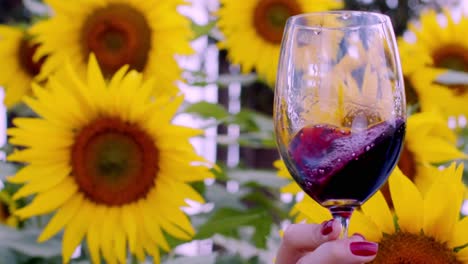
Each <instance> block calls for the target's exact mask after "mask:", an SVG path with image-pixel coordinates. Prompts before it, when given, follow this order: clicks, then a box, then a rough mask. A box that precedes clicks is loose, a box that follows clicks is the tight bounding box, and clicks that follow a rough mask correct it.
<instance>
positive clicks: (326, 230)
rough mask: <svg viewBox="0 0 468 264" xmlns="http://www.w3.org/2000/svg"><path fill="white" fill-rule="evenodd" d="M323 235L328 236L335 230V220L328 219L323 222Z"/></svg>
mask: <svg viewBox="0 0 468 264" xmlns="http://www.w3.org/2000/svg"><path fill="white" fill-rule="evenodd" d="M320 231H321V232H322V235H324V236H326V235H328V234H330V233H331V232H332V231H333V220H328V221H326V222H324V223H323V224H322V230H320Z"/></svg>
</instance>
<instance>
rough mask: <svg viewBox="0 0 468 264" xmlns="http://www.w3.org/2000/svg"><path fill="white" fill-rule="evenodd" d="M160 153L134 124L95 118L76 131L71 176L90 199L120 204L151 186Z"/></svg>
mask: <svg viewBox="0 0 468 264" xmlns="http://www.w3.org/2000/svg"><path fill="white" fill-rule="evenodd" d="M158 157H159V153H158V150H157V149H156V147H155V144H154V141H153V139H152V138H151V137H150V136H149V135H148V134H147V133H146V132H144V131H143V130H141V129H140V128H139V127H137V126H135V125H134V124H130V123H127V122H124V121H122V120H120V119H117V118H101V119H97V120H95V121H94V122H92V123H91V124H89V125H88V126H86V127H84V128H83V129H82V130H81V131H80V132H79V133H78V135H77V137H76V139H75V144H74V145H73V149H72V167H73V176H74V177H75V180H76V182H77V184H78V186H79V188H80V191H81V192H83V193H84V194H85V196H86V197H87V198H89V199H90V200H92V201H94V202H96V203H101V204H106V205H111V206H112V205H122V204H126V203H131V202H133V201H136V200H139V199H141V198H144V197H145V196H146V194H147V193H148V191H149V190H150V189H151V188H152V187H153V186H154V182H155V177H156V174H157V172H158V170H159V167H158Z"/></svg>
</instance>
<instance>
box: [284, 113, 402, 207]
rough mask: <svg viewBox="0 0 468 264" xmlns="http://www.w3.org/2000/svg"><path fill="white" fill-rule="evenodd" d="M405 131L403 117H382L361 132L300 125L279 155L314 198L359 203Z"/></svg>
mask: <svg viewBox="0 0 468 264" xmlns="http://www.w3.org/2000/svg"><path fill="white" fill-rule="evenodd" d="M404 134H405V122H404V121H403V120H396V121H395V122H392V123H389V122H382V123H379V124H377V125H374V126H372V127H369V128H367V129H365V130H363V131H360V132H354V131H353V132H351V131H350V130H343V129H339V128H337V127H333V126H330V125H325V124H324V125H315V126H312V127H304V128H303V129H301V130H300V131H299V132H298V133H297V134H296V135H295V137H294V138H293V140H292V141H291V143H290V145H289V149H288V152H289V153H288V155H287V157H284V158H285V159H284V160H285V163H286V166H287V167H288V169H289V171H290V172H291V174H292V176H293V177H294V178H295V180H296V181H297V182H298V183H299V185H300V186H301V187H302V189H303V190H304V191H305V192H306V193H307V194H308V195H310V196H311V197H312V198H313V199H315V200H316V201H317V202H319V203H321V204H324V203H325V204H326V203H327V201H336V200H349V201H355V202H356V203H362V202H364V201H366V200H367V199H368V198H369V197H370V196H371V195H372V194H373V193H374V192H375V191H377V190H378V189H379V188H380V187H381V186H382V185H383V184H384V183H385V181H386V179H387V178H388V175H389V174H390V173H391V171H392V170H393V168H394V166H395V164H396V163H397V160H398V157H399V155H400V151H401V148H402V143H403V138H404ZM283 156H284V155H283Z"/></svg>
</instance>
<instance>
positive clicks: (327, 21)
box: [274, 11, 406, 237]
mask: <svg viewBox="0 0 468 264" xmlns="http://www.w3.org/2000/svg"><path fill="white" fill-rule="evenodd" d="M405 107H406V102H405V92H404V83H403V78H402V73H401V66H400V59H399V55H398V49H397V45H396V41H395V34H394V32H393V28H392V24H391V21H390V19H389V17H388V16H386V15H383V14H378V13H372V12H361V11H331V12H317V13H309V14H300V15H296V16H293V17H290V18H289V19H288V21H287V23H286V27H285V32H284V35H283V40H282V44H281V54H280V59H279V67H278V75H277V82H276V87H275V102H274V125H275V134H276V141H277V146H278V150H279V153H280V155H281V157H282V159H283V160H284V162H285V164H286V167H287V168H288V171H289V172H290V174H291V175H292V176H293V178H294V180H295V181H296V182H297V183H298V184H299V185H300V186H301V188H302V190H304V192H305V193H306V194H307V195H309V196H310V197H312V198H313V199H314V200H315V201H317V202H318V203H320V204H321V205H322V206H324V207H326V208H328V209H329V210H330V212H331V214H332V215H333V218H335V219H339V220H340V222H341V224H342V226H343V228H342V230H343V231H342V234H341V236H342V237H347V229H348V223H349V218H350V217H351V214H352V212H353V211H354V209H355V208H357V207H359V206H360V205H361V204H362V203H364V202H365V201H366V200H367V199H368V198H369V197H370V196H372V195H373V194H374V193H375V192H376V191H377V190H378V189H379V188H380V187H381V186H382V185H383V184H384V183H385V181H386V180H387V178H388V176H389V174H390V173H391V171H392V170H393V168H394V166H395V164H396V163H397V161H398V158H399V155H400V151H401V149H402V144H403V138H404V135H405V124H406V108H405Z"/></svg>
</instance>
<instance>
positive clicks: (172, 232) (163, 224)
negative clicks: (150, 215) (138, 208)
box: [156, 216, 191, 240]
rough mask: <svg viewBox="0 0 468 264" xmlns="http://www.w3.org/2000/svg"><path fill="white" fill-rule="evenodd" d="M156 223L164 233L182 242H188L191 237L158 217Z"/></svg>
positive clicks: (161, 217) (163, 218)
mask: <svg viewBox="0 0 468 264" xmlns="http://www.w3.org/2000/svg"><path fill="white" fill-rule="evenodd" d="M156 220H157V222H158V223H159V225H160V226H161V228H162V229H163V230H164V231H166V232H167V233H168V234H169V235H171V236H173V237H175V238H178V239H182V240H190V239H191V236H190V235H189V234H187V233H186V232H185V230H182V229H180V228H179V227H178V226H176V225H174V224H173V223H171V222H169V220H167V219H166V218H165V217H163V216H159V217H158V218H157V219H156Z"/></svg>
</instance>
